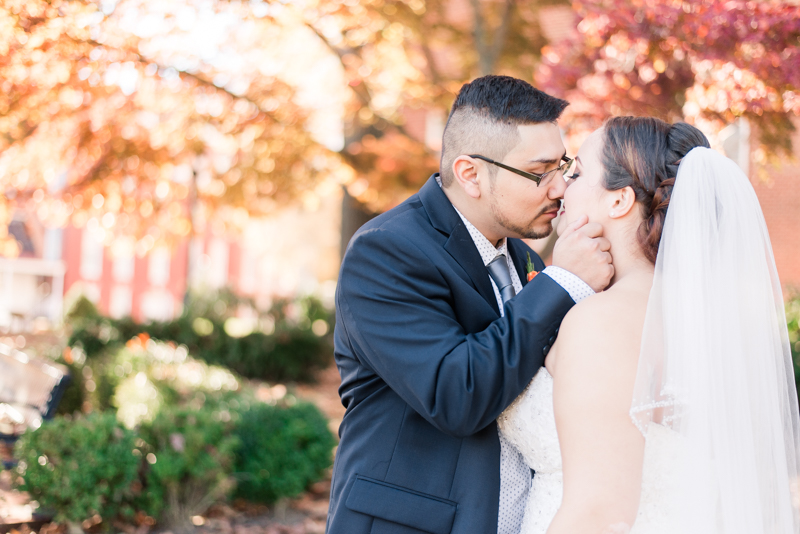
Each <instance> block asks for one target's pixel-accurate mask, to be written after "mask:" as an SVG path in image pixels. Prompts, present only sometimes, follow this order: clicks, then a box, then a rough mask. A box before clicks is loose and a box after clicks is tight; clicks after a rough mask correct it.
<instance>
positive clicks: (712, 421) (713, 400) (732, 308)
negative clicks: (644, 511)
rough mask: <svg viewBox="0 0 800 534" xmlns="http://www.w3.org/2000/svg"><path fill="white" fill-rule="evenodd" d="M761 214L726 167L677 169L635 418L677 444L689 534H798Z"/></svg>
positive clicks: (680, 509) (784, 358)
mask: <svg viewBox="0 0 800 534" xmlns="http://www.w3.org/2000/svg"><path fill="white" fill-rule="evenodd" d="M783 305H784V303H783V297H782V293H781V288H780V282H779V280H778V275H777V271H776V269H775V261H774V258H773V254H772V247H771V245H770V241H769V235H768V234H767V227H766V224H765V222H764V217H763V214H762V213H761V208H760V206H759V203H758V199H757V198H756V195H755V192H754V190H753V188H752V186H751V185H750V182H749V181H748V179H747V177H746V176H745V175H744V173H743V172H742V171H741V170H740V169H739V167H738V166H737V165H736V164H735V163H734V162H733V161H731V160H730V159H728V158H726V157H724V156H722V155H720V154H718V153H717V152H715V151H713V150H711V149H707V148H702V147H698V148H695V149H693V150H692V151H691V152H689V154H687V155H686V157H684V158H683V161H682V162H681V164H680V167H679V170H678V176H677V178H676V181H675V186H674V189H673V192H672V197H671V201H670V207H669V211H668V212H667V217H666V222H665V226H664V230H663V233H662V239H661V244H660V248H659V252H658V257H657V261H656V268H655V278H654V282H653V288H652V290H651V293H650V300H649V302H648V308H647V315H646V319H645V327H644V331H643V338H642V348H641V353H640V357H639V367H638V374H637V379H636V385H635V389H634V397H633V402H632V405H631V417H632V419H633V421H634V423H635V424H636V425H637V427H638V428H639V429H640V430H641V431H642V433H643V434H644V435H645V436H647V434H648V432H647V430H648V428H649V427H650V425H653V424H660V425H663V426H664V427H666V428H668V429H670V430H672V431H673V432H675V433H677V434H678V436H679V437H680V439H678V440H676V441H677V442H678V443H680V454H679V455H678V457H679V460H678V465H676V466H675V467H676V470H677V471H676V473H675V476H676V477H677V481H678V482H677V489H676V491H674V492H673V495H671V498H672V499H673V500H674V502H672V504H673V505H674V506H673V510H674V513H675V520H676V525H679V526H680V532H682V533H686V534H695V533H698V534H700V533H702V534H711V533H714V534H761V533H763V534H778V533H780V534H783V533H787V534H788V533H793V534H797V533H798V532H800V515H799V514H798V501H799V499H800V495H798V474H799V473H798V468H800V419H799V418H798V403H797V393H796V390H795V382H794V373H793V366H792V362H791V353H790V350H789V338H788V333H787V329H786V320H785V316H784V311H783Z"/></svg>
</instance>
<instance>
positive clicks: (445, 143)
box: [439, 75, 569, 187]
mask: <svg viewBox="0 0 800 534" xmlns="http://www.w3.org/2000/svg"><path fill="white" fill-rule="evenodd" d="M568 105H569V103H568V102H567V101H566V100H561V99H560V98H556V97H554V96H550V95H548V94H547V93H545V92H543V91H540V90H538V89H536V88H535V87H533V86H532V85H531V84H529V83H528V82H526V81H524V80H519V79H517V78H512V77H511V76H494V75H490V76H483V77H481V78H477V79H475V80H473V81H471V82H470V83H466V84H464V85H463V86H462V87H461V90H460V91H459V92H458V96H457V97H456V101H455V103H453V108H452V109H451V110H450V117H448V119H447V125H446V126H445V128H444V136H443V139H442V159H441V162H440V164H439V170H440V176H441V178H442V185H443V186H445V187H447V186H449V185H450V184H451V183H452V182H453V179H454V176H453V161H455V159H456V158H457V157H458V156H461V155H464V154H480V155H482V156H486V157H489V158H492V159H494V160H496V161H502V159H503V158H504V157H505V156H506V154H508V152H509V151H510V150H511V149H512V148H514V147H515V146H516V145H517V143H519V131H518V130H517V126H519V125H527V124H539V123H543V122H555V121H556V120H558V117H560V116H561V112H562V111H564V108H566V107H567V106H568ZM489 169H490V171H489V172H491V173H492V176H494V173H495V172H496V168H495V167H494V165H490V166H489Z"/></svg>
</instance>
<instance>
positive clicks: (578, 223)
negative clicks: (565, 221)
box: [558, 215, 589, 239]
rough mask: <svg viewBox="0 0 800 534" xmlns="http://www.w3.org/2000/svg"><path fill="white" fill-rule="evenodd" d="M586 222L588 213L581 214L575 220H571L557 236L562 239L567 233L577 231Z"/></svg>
mask: <svg viewBox="0 0 800 534" xmlns="http://www.w3.org/2000/svg"><path fill="white" fill-rule="evenodd" d="M588 222H589V216H588V215H581V216H580V217H579V218H578V220H577V221H573V222H572V223H571V224H570V225H569V226H567V228H566V229H565V230H564V233H563V234H561V235H560V236H558V237H559V239H564V238H565V237H567V236H568V235H569V234H571V233H573V232H576V231H578V230H579V229H580V228H581V227H583V226H584V225H586V224H587V223H588Z"/></svg>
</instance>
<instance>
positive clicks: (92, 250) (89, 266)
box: [80, 230, 103, 280]
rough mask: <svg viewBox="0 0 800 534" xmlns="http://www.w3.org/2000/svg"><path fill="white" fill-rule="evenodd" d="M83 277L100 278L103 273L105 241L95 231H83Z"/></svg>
mask: <svg viewBox="0 0 800 534" xmlns="http://www.w3.org/2000/svg"><path fill="white" fill-rule="evenodd" d="M80 272H81V278H83V279H84V280H100V277H101V276H102V275H103V243H102V241H100V240H99V239H97V238H96V237H95V235H94V233H93V232H90V231H88V230H84V231H83V232H81V269H80Z"/></svg>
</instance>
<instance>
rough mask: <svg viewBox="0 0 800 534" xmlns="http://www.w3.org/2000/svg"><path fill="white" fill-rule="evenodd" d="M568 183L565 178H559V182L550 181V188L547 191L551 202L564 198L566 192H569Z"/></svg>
mask: <svg viewBox="0 0 800 534" xmlns="http://www.w3.org/2000/svg"><path fill="white" fill-rule="evenodd" d="M567 185H568V184H567V181H566V180H564V178H559V179H557V180H551V181H550V187H549V188H548V191H547V198H549V199H550V200H556V199H560V198H564V192H566V190H567Z"/></svg>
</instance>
